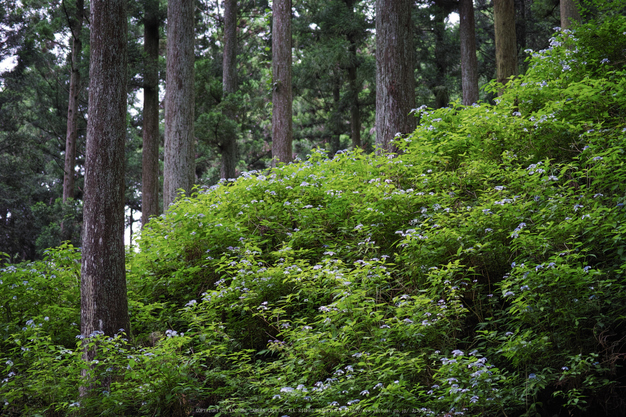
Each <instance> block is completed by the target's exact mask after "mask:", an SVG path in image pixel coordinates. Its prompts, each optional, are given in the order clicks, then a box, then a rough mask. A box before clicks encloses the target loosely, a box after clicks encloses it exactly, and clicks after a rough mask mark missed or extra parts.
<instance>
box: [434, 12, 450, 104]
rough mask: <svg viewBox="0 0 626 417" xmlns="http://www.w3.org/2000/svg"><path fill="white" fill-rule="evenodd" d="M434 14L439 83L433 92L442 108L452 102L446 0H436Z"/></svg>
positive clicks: (436, 63) (436, 64)
mask: <svg viewBox="0 0 626 417" xmlns="http://www.w3.org/2000/svg"><path fill="white" fill-rule="evenodd" d="M431 10H433V12H432V14H433V16H434V21H433V32H434V35H435V68H436V70H437V76H436V80H437V84H436V85H434V86H433V89H432V91H433V94H434V95H435V108H436V109H440V108H442V107H447V106H448V104H449V102H450V94H449V93H448V87H447V86H446V83H445V80H446V73H447V70H448V62H447V61H448V59H447V55H448V51H447V47H446V44H445V41H446V39H445V36H446V17H448V15H449V14H450V12H449V11H448V10H447V5H446V4H445V1H441V0H435V5H434V7H432V8H431Z"/></svg>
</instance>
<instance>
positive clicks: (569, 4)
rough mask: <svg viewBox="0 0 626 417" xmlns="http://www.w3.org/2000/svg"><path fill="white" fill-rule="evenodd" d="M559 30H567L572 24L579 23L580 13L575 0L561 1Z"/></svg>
mask: <svg viewBox="0 0 626 417" xmlns="http://www.w3.org/2000/svg"><path fill="white" fill-rule="evenodd" d="M560 9H561V29H568V28H570V27H571V26H572V23H580V21H581V18H580V13H579V12H578V5H577V4H576V0H561V4H560Z"/></svg>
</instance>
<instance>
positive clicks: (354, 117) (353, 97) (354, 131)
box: [348, 39, 362, 148]
mask: <svg viewBox="0 0 626 417" xmlns="http://www.w3.org/2000/svg"><path fill="white" fill-rule="evenodd" d="M348 52H349V53H350V66H349V67H348V86H349V87H350V130H351V136H352V147H353V148H360V147H361V146H362V144H361V111H360V109H359V85H358V83H357V66H358V62H357V57H356V42H355V41H354V39H350V47H349V49H348Z"/></svg>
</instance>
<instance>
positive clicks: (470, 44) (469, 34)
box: [459, 0, 478, 106]
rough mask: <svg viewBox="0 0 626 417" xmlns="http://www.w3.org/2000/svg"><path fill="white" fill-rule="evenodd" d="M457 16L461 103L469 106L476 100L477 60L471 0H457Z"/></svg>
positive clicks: (472, 2)
mask: <svg viewBox="0 0 626 417" xmlns="http://www.w3.org/2000/svg"><path fill="white" fill-rule="evenodd" d="M459 18H460V22H459V25H460V32H461V85H462V88H463V104H464V105H466V106H469V105H472V104H474V103H476V102H477V101H478V61H477V59H476V29H475V23H474V1H473V0H459Z"/></svg>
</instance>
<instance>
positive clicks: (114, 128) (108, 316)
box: [80, 0, 129, 360]
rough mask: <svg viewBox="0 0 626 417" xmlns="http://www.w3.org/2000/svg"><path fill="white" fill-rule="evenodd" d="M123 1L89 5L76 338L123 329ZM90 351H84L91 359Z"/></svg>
mask: <svg viewBox="0 0 626 417" xmlns="http://www.w3.org/2000/svg"><path fill="white" fill-rule="evenodd" d="M126 3H127V2H126V0H91V22H90V23H91V35H90V42H91V61H90V67H89V74H90V80H89V117H88V121H87V152H86V160H85V196H84V212H83V219H84V220H83V221H84V223H83V243H82V265H81V288H80V290H81V333H82V334H83V335H85V336H87V335H90V334H92V333H93V332H95V331H101V332H104V334H105V335H109V336H112V335H114V334H115V333H118V331H119V329H121V328H123V329H126V330H128V326H129V324H128V323H129V320H128V304H127V298H126V269H125V264H124V256H125V255H124V161H125V158H124V150H125V141H126V72H127V70H126V66H127V58H126V44H127V26H126ZM93 353H94V351H93V350H86V353H85V356H86V358H85V359H86V360H91V357H90V356H91V355H93Z"/></svg>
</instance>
